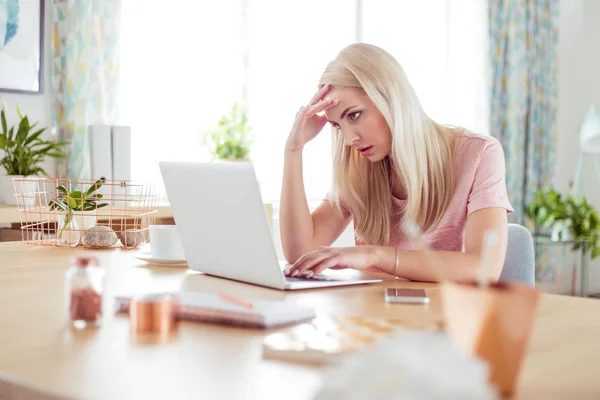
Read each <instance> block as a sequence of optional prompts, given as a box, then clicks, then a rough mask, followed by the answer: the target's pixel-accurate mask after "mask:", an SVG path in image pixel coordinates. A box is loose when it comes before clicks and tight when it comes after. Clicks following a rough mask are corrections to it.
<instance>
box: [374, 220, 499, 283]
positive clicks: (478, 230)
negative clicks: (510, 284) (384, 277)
mask: <svg viewBox="0 0 600 400" xmlns="http://www.w3.org/2000/svg"><path fill="white" fill-rule="evenodd" d="M486 230H494V231H496V232H497V235H498V236H497V237H498V241H497V242H496V246H494V247H493V254H492V255H491V257H490V260H491V263H492V265H490V266H489V269H488V271H489V278H490V279H492V280H494V281H496V280H497V279H498V278H499V277H500V273H501V272H502V267H503V265H504V259H505V256H506V246H507V240H508V222H507V218H506V210H505V209H503V208H487V209H482V210H479V211H476V212H474V213H473V214H471V215H470V216H469V217H468V218H467V224H466V229H465V251H464V252H458V251H432V254H433V255H434V257H435V261H437V262H438V264H439V265H440V266H441V268H443V274H444V278H445V279H449V280H473V279H477V277H478V273H479V268H480V262H481V257H482V251H483V238H484V232H485V231H486ZM372 252H373V259H372V262H373V266H374V267H376V268H378V269H381V270H383V271H385V272H387V273H389V274H391V275H394V273H395V272H394V267H395V262H396V254H395V249H394V248H393V247H383V246H376V248H375V249H372ZM432 268H434V266H432V265H431V261H430V260H429V258H428V257H427V256H426V255H425V254H424V253H423V252H422V251H410V250H398V269H397V272H396V273H397V274H398V276H399V277H402V278H406V279H410V280H414V281H422V282H435V281H437V280H438V279H437V276H436V273H435V270H433V269H432Z"/></svg>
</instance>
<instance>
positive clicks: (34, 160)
mask: <svg viewBox="0 0 600 400" xmlns="http://www.w3.org/2000/svg"><path fill="white" fill-rule="evenodd" d="M17 114H18V115H19V118H20V121H19V124H18V126H17V127H16V131H15V126H12V127H10V129H8V126H7V123H6V114H5V112H4V107H3V106H2V110H1V111H0V120H1V122H2V133H1V134H0V149H2V150H4V153H5V155H4V157H3V158H2V160H0V165H2V166H3V167H4V169H6V174H7V175H22V176H31V175H38V174H43V175H45V176H49V175H48V174H47V173H46V171H44V169H43V168H42V167H41V166H40V164H41V163H42V162H43V161H44V159H45V158H46V157H54V158H65V157H66V154H65V152H64V150H63V147H64V146H65V145H67V144H68V142H54V141H47V140H43V139H41V138H40V137H41V135H42V133H44V131H45V129H46V128H41V129H38V130H34V128H35V126H36V125H37V123H35V124H33V125H30V124H29V119H28V118H27V116H23V115H22V114H21V111H20V110H19V108H18V107H17Z"/></svg>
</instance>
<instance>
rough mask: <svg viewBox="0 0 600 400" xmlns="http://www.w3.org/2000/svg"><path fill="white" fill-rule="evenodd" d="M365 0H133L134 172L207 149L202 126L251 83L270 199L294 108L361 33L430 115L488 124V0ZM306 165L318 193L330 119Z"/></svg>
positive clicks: (125, 85) (130, 110)
mask: <svg viewBox="0 0 600 400" xmlns="http://www.w3.org/2000/svg"><path fill="white" fill-rule="evenodd" d="M357 1H360V0H354V1H349V0H304V1H302V2H299V1H285V2H284V1H277V0H223V1H219V2H206V1H189V0H171V1H169V2H168V4H167V3H165V2H164V1H158V0H143V1H142V0H123V15H122V35H121V39H122V40H121V50H122V56H121V88H122V89H121V96H120V110H121V117H122V118H121V122H122V123H124V124H128V125H131V126H132V136H133V139H132V140H133V142H132V164H133V165H132V175H133V178H134V179H144V180H154V181H158V182H160V173H159V171H158V166H157V162H158V161H159V160H206V159H209V157H210V156H209V155H208V153H207V151H206V149H204V148H203V147H202V145H201V141H200V137H201V133H202V132H204V131H205V130H206V129H208V128H210V127H212V126H214V124H216V122H217V120H218V119H219V117H220V116H221V114H223V113H226V112H228V111H229V108H230V107H231V105H232V104H233V103H234V102H237V101H240V100H242V97H243V95H244V94H246V100H247V104H248V110H249V119H250V123H251V125H252V126H253V134H254V136H255V139H256V140H255V144H254V146H253V148H252V153H251V157H252V160H253V163H254V166H255V169H256V171H257V175H258V179H259V181H260V185H261V190H262V193H263V197H264V200H265V202H273V201H277V200H278V198H279V190H280V185H281V173H282V163H283V158H282V157H283V145H284V142H285V139H286V137H287V134H288V133H289V130H290V128H291V126H292V123H293V119H294V116H295V114H296V112H297V110H298V108H299V107H300V106H301V105H303V104H304V103H305V102H306V101H308V99H310V97H311V96H312V94H313V93H314V91H315V89H316V85H317V81H318V78H319V75H320V73H321V72H322V70H323V68H324V67H325V65H326V64H327V62H328V61H330V60H331V59H332V58H333V57H335V55H336V53H337V52H338V51H339V50H340V49H341V48H342V47H344V46H346V45H348V44H350V43H352V42H354V41H356V40H357V38H358V39H360V40H362V41H365V42H368V43H373V44H376V45H379V46H381V47H383V48H385V49H386V50H388V51H390V52H391V53H392V54H393V55H394V56H395V57H397V59H398V60H399V61H400V62H401V64H402V65H403V67H404V68H405V70H406V72H407V75H408V77H409V79H410V80H411V82H412V83H413V85H414V87H415V89H416V91H417V93H418V95H419V97H420V99H421V101H422V103H423V105H424V107H425V109H426V110H427V112H428V113H429V114H430V116H431V117H433V118H435V119H436V120H438V121H439V122H443V123H450V124H453V125H463V126H466V127H467V128H470V129H472V130H475V131H478V132H481V133H487V131H488V128H487V119H488V118H487V116H488V113H489V111H488V102H487V93H488V88H487V86H486V85H487V78H486V75H487V73H488V71H487V62H488V60H489V52H488V47H487V24H486V22H485V21H486V20H487V14H486V12H487V8H486V6H485V3H486V2H483V1H481V0H423V1H412V0H396V1H387V0H368V1H366V0H363V1H360V7H358V8H357ZM244 4H246V6H247V7H246V9H245V10H246V11H245V12H244V10H243V8H244ZM357 9H358V10H361V12H360V14H359V15H357V12H356V11H357ZM359 27H360V28H359ZM359 32H360V33H359ZM359 36H360V37H359ZM304 174H305V175H304V178H305V187H306V191H307V196H308V198H309V199H310V200H315V201H318V200H320V199H321V198H322V197H323V196H324V195H325V193H326V192H327V190H328V188H329V185H330V180H331V152H330V136H329V127H326V128H325V130H324V131H323V132H322V133H321V135H319V136H318V137H317V139H316V140H315V141H314V142H311V143H310V144H309V145H308V146H307V148H306V153H305V165H304Z"/></svg>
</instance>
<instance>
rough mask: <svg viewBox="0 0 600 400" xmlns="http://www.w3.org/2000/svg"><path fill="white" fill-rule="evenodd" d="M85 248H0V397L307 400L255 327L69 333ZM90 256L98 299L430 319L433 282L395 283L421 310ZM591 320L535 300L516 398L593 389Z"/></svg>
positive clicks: (371, 295)
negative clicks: (71, 283) (103, 274)
mask: <svg viewBox="0 0 600 400" xmlns="http://www.w3.org/2000/svg"><path fill="white" fill-rule="evenodd" d="M83 251H84V250H79V249H78V250H71V249H62V248H54V247H52V248H44V247H28V246H25V245H23V244H21V243H3V244H0V304H1V306H0V398H25V397H26V398H28V399H36V398H52V397H51V396H69V397H71V398H85V399H133V398H143V399H150V398H169V399H188V398H223V399H234V398H235V399H238V398H253V399H270V398H286V399H306V398H310V397H311V395H312V394H313V393H314V391H315V390H316V389H317V388H318V386H319V383H320V382H319V379H320V375H321V370H320V369H318V368H315V367H307V366H301V365H295V364H291V363H285V362H278V361H271V360H265V359H263V358H262V356H261V344H262V340H263V337H264V335H265V334H266V333H269V332H265V331H258V330H245V329H236V328H231V327H222V326H215V325H206V324H199V323H186V322H184V323H181V324H180V326H179V329H178V332H177V333H176V334H175V335H173V336H172V337H171V338H170V339H169V340H168V341H166V342H165V343H158V338H156V337H153V336H150V337H147V338H146V339H145V340H135V339H134V338H133V337H131V336H130V334H129V324H128V320H127V318H126V317H125V316H123V315H120V314H119V315H114V314H109V316H108V318H107V320H106V322H105V324H104V326H103V327H101V328H99V329H95V330H86V331H75V330H72V329H70V328H67V327H66V325H65V322H64V319H63V315H64V314H63V295H64V293H63V290H64V273H65V271H66V269H67V267H68V258H69V257H70V256H71V255H73V254H74V252H83ZM95 254H97V255H98V256H99V257H100V259H101V262H102V263H103V264H104V265H105V266H106V269H107V286H106V294H107V295H112V294H116V293H124V292H130V293H138V292H140V293H141V292H144V291H151V290H180V289H185V290H205V291H211V292H216V291H220V290H227V291H228V292H230V293H233V294H237V295H242V296H244V295H247V296H259V297H263V298H269V299H284V298H285V299H288V300H293V301H297V302H299V303H301V304H303V305H307V306H315V307H317V310H318V312H319V313H320V314H343V315H372V316H393V317H394V318H402V319H405V320H406V321H407V322H410V323H412V324H421V323H422V324H428V323H430V322H432V321H436V320H438V319H439V318H440V301H439V296H438V290H437V289H436V288H435V285H431V284H418V283H404V285H406V286H413V287H415V286H416V287H418V286H421V287H426V288H428V289H429V294H430V296H431V298H432V302H431V304H429V305H428V306H414V305H413V306H409V305H387V304H385V303H384V301H383V291H384V288H385V287H387V286H392V285H397V282H390V281H386V282H384V283H382V284H377V285H368V286H361V287H346V288H336V289H325V290H323V289H321V290H312V291H303V292H290V293H284V292H280V291H275V290H271V289H266V288H261V287H257V286H251V285H246V284H242V283H237V282H231V281H227V280H222V279H218V278H212V277H208V276H205V275H203V274H199V273H193V272H191V271H189V270H187V269H182V268H167V267H148V266H147V265H146V264H145V263H143V262H141V261H137V260H136V259H134V258H132V257H131V254H132V253H131V252H126V251H118V250H117V251H99V252H95ZM599 315H600V302H599V301H597V300H591V299H581V298H570V297H561V296H556V295H543V296H542V301H541V304H540V309H539V315H538V318H537V321H536V324H535V329H534V332H533V337H532V341H531V344H530V347H529V351H528V354H527V358H526V360H525V364H524V368H523V371H522V375H521V379H520V388H519V391H518V396H517V397H518V398H524V399H525V398H527V399H529V398H536V399H538V398H540V399H545V398H552V399H557V398H573V399H589V398H598V397H599V396H600V379H599V375H598V368H597V364H598V360H600V345H599V344H598V342H599V340H600V317H598V316H599ZM290 383H291V384H293V389H290V388H289V386H288V385H289V384H290ZM11 396H12V397H11Z"/></svg>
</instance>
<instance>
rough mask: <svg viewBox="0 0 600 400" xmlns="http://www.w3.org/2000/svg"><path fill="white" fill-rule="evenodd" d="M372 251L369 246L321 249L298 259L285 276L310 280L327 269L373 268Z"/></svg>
mask: <svg viewBox="0 0 600 400" xmlns="http://www.w3.org/2000/svg"><path fill="white" fill-rule="evenodd" d="M373 258H374V251H373V248H372V247H371V246H356V247H325V246H323V247H321V248H320V249H319V250H316V251H313V252H310V253H307V254H305V255H303V256H302V257H300V258H299V259H298V261H296V262H295V263H294V265H292V266H291V267H290V268H289V269H288V270H287V271H285V274H286V275H287V276H302V275H303V274H304V275H305V276H306V277H307V278H312V277H313V276H315V275H318V274H319V273H321V272H322V271H324V270H326V269H327V268H331V269H342V268H353V269H358V270H363V269H367V268H370V267H372V266H373Z"/></svg>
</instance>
